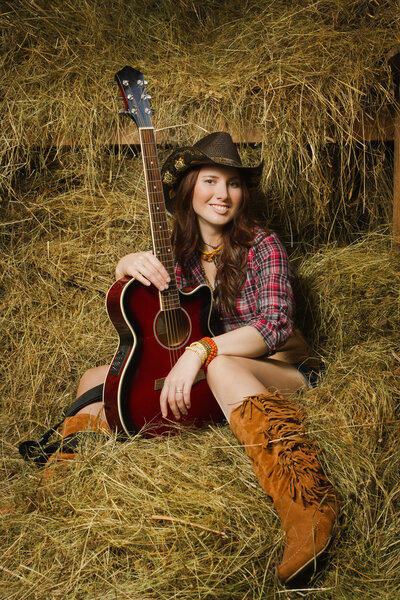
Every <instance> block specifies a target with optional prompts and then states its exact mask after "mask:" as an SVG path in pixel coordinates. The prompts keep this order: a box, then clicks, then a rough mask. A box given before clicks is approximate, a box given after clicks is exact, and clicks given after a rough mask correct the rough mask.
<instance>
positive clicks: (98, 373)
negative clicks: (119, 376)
mask: <svg viewBox="0 0 400 600" xmlns="http://www.w3.org/2000/svg"><path fill="white" fill-rule="evenodd" d="M108 369H109V367H108V365H101V366H100V367H93V368H91V369H88V370H87V371H85V373H84V374H83V375H82V377H81V379H80V382H79V386H78V392H77V395H78V396H80V395H81V394H84V393H85V392H87V391H88V390H90V389H91V388H93V387H96V385H100V384H101V383H104V381H105V378H106V375H107V372H108Z"/></svg>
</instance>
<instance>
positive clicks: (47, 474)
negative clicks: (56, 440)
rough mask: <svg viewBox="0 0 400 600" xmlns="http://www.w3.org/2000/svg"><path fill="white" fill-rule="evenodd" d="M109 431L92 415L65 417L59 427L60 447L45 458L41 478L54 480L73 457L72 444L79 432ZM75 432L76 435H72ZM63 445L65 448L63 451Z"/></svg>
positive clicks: (74, 442)
mask: <svg viewBox="0 0 400 600" xmlns="http://www.w3.org/2000/svg"><path fill="white" fill-rule="evenodd" d="M81 432H83V433H87V432H89V433H90V432H92V433H99V434H106V433H111V429H110V428H109V426H108V424H107V423H106V422H105V421H103V420H102V419H100V418H99V417H96V416H94V415H89V414H86V413H83V414H82V413H80V414H77V415H74V416H73V417H67V418H66V419H65V421H64V423H63V425H62V429H61V434H60V436H61V445H60V449H59V450H57V451H56V452H54V453H53V454H52V455H51V456H50V457H49V458H48V460H47V462H46V464H45V466H44V471H43V474H42V479H43V480H44V481H46V482H51V481H54V478H55V477H57V476H58V475H60V474H61V472H62V471H63V470H64V469H65V468H66V467H67V466H68V461H70V460H73V459H74V458H75V452H74V451H73V449H72V446H74V445H75V446H76V445H77V441H78V435H79V433H81ZM74 434H77V435H74ZM63 445H64V446H65V449H64V451H63Z"/></svg>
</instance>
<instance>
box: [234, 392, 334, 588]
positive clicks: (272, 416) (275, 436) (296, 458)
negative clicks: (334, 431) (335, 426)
mask: <svg viewBox="0 0 400 600" xmlns="http://www.w3.org/2000/svg"><path fill="white" fill-rule="evenodd" d="M304 419H305V416H304V412H303V411H302V410H301V409H299V408H296V407H295V406H294V405H293V404H292V403H291V402H290V401H289V400H286V399H285V398H283V397H282V396H281V395H280V394H279V393H275V394H274V393H266V394H263V395H259V396H250V397H248V398H246V399H245V400H244V402H243V404H241V405H240V406H239V407H238V408H236V409H235V410H234V411H233V412H232V414H231V418H230V427H231V430H232V432H233V434H234V435H235V437H236V438H237V439H238V441H239V442H240V443H241V444H243V445H244V446H245V450H246V453H247V454H248V456H249V458H250V460H251V462H252V466H253V469H254V471H255V473H256V475H257V477H258V480H259V482H260V484H261V487H262V488H263V489H264V491H265V492H266V493H267V494H268V495H269V496H270V497H271V498H272V500H273V503H274V506H275V508H276V510H277V511H278V514H279V516H280V518H281V520H282V526H283V529H284V532H285V534H286V539H285V549H284V553H283V557H282V561H281V564H280V565H279V567H278V577H279V579H280V580H281V581H282V582H283V583H288V582H289V581H290V580H291V579H293V578H294V577H296V576H297V575H299V574H300V573H301V572H302V571H303V570H304V569H306V567H308V566H309V565H312V564H313V563H314V566H315V563H316V559H317V558H318V557H320V556H321V554H322V553H323V552H324V551H325V550H326V548H327V547H328V545H329V543H330V541H331V539H332V535H333V529H334V525H335V523H336V521H337V516H338V511H339V501H338V498H337V495H336V494H335V491H334V489H333V487H332V485H331V484H330V482H329V481H328V479H327V478H326V477H325V475H324V474H323V472H322V469H321V466H320V464H319V462H318V459H317V456H316V454H317V452H316V450H315V448H314V443H313V442H312V441H311V440H310V439H309V438H307V437H306V434H305V430H304V425H303V422H304Z"/></svg>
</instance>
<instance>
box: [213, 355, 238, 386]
mask: <svg viewBox="0 0 400 600" xmlns="http://www.w3.org/2000/svg"><path fill="white" fill-rule="evenodd" d="M239 363H240V358H239V357H238V356H227V355H226V354H222V355H220V356H216V357H215V358H214V360H212V361H211V362H210V364H209V365H208V367H207V380H208V381H210V380H215V379H219V378H221V377H226V376H227V374H229V373H232V369H235V368H237V367H238V366H239Z"/></svg>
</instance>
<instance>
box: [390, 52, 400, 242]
mask: <svg viewBox="0 0 400 600" xmlns="http://www.w3.org/2000/svg"><path fill="white" fill-rule="evenodd" d="M387 58H388V62H389V64H390V66H391V68H392V72H393V83H394V86H395V100H396V106H395V115H394V161H393V244H394V245H395V246H396V247H397V248H399V249H400V46H397V47H396V48H394V49H393V50H392V51H391V52H390V53H389V55H388V57H387Z"/></svg>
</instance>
